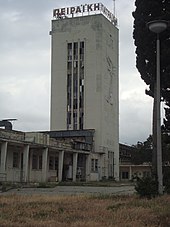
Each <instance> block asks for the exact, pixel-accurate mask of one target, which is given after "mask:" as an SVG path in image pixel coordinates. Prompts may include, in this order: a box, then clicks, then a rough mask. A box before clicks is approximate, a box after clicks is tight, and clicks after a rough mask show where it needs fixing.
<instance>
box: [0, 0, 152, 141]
mask: <svg viewBox="0 0 170 227" xmlns="http://www.w3.org/2000/svg"><path fill="white" fill-rule="evenodd" d="M101 2H102V3H103V4H104V5H105V6H106V7H107V8H108V9H109V10H110V11H113V1H112V0H110V1H108V0H102V1H101ZM134 2H135V1H134V0H116V1H115V14H116V17H117V19H118V28H119V78H120V79H119V132H120V135H119V137H120V139H119V142H120V143H124V144H129V145H131V144H136V143H137V142H138V141H141V142H143V141H145V140H146V139H147V138H148V136H149V135H150V134H151V126H152V101H153V100H152V98H150V97H148V96H147V95H145V89H146V88H147V86H146V84H145V83H144V82H143V80H142V79H141V78H140V74H139V73H138V71H137V69H136V66H135V65H136V55H135V46H134V40H133V17H132V12H133V11H134V9H135V6H134ZM84 3H87V4H88V3H95V2H94V1H91V0H90V1H89V0H86V1H84V0H79V1H77V0H72V1H68V0H61V1H58V0H0V119H8V118H16V119H18V120H17V121H14V122H13V129H14V130H19V131H42V130H49V122H50V119H49V118H50V83H51V81H50V76H51V75H50V70H51V49H50V48H51V38H50V35H49V31H50V30H51V19H52V11H53V9H55V8H60V7H65V6H66V7H67V6H77V5H81V4H84ZM96 3H98V2H96Z"/></svg>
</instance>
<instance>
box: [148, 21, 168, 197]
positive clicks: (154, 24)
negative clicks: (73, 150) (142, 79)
mask: <svg viewBox="0 0 170 227" xmlns="http://www.w3.org/2000/svg"><path fill="white" fill-rule="evenodd" d="M147 26H148V28H149V30H150V31H152V32H154V33H156V34H157V41H156V116H157V119H156V150H157V177H158V192H159V194H163V176H162V145H161V114H160V101H161V95H160V39H159V34H160V33H161V32H163V31H165V30H166V29H167V27H168V22H167V21H165V20H154V21H150V22H148V23H147Z"/></svg>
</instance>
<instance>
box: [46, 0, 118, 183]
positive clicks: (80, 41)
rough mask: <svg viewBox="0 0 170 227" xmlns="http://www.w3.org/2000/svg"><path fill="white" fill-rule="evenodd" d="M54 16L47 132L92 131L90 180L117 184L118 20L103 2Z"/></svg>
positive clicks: (58, 11) (64, 11) (57, 11)
mask: <svg viewBox="0 0 170 227" xmlns="http://www.w3.org/2000/svg"><path fill="white" fill-rule="evenodd" d="M97 12H98V13H97ZM70 13H71V15H72V17H69V14H70ZM96 13H97V14H96ZM85 14H87V15H85ZM54 16H55V17H56V18H55V19H54V20H52V30H51V32H50V34H51V37H52V66H51V67H52V68H51V122H50V127H51V130H52V131H55V130H83V129H95V137H94V139H95V141H94V144H95V148H94V153H92V154H91V166H92V168H93V167H94V169H95V165H96V170H97V171H96V172H97V173H91V178H90V179H91V180H95V179H101V178H103V177H105V178H109V177H114V178H115V179H116V180H118V179H119V113H118V112H119V99H118V94H119V91H118V81H119V78H118V69H119V63H118V46H119V44H118V41H119V40H118V28H117V27H116V19H115V18H114V16H113V15H112V14H111V13H110V12H109V11H108V10H107V9H106V8H105V7H104V6H103V5H102V4H101V3H97V4H90V5H85V6H83V5H81V6H79V7H70V8H62V9H56V10H54ZM94 172H95V171H94Z"/></svg>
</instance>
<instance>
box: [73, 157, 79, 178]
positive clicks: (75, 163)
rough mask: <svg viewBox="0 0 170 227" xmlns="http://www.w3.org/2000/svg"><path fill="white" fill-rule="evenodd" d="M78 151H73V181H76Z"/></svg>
mask: <svg viewBox="0 0 170 227" xmlns="http://www.w3.org/2000/svg"><path fill="white" fill-rule="evenodd" d="M77 158H78V153H73V182H76V174H77Z"/></svg>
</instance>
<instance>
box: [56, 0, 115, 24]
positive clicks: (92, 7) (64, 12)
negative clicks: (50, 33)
mask: <svg viewBox="0 0 170 227" xmlns="http://www.w3.org/2000/svg"><path fill="white" fill-rule="evenodd" d="M96 12H100V13H102V14H103V15H105V16H106V17H107V18H108V19H109V20H110V21H111V22H112V23H114V24H115V25H117V19H116V18H115V16H114V15H113V14H112V13H111V12H110V11H109V10H108V9H107V8H106V7H105V6H104V5H103V4H102V3H93V4H85V5H80V6H74V7H65V8H59V9H54V10H53V17H54V18H56V19H61V18H65V17H70V16H72V17H74V16H84V15H86V14H88V15H89V14H92V13H96Z"/></svg>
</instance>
